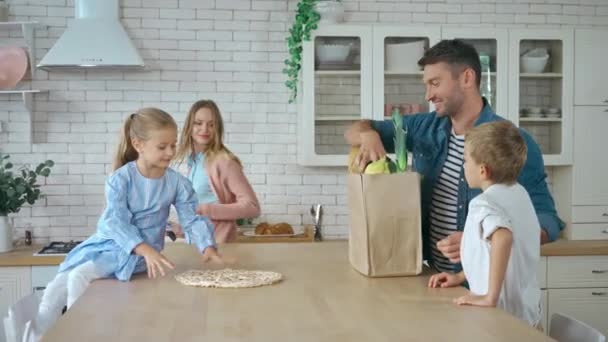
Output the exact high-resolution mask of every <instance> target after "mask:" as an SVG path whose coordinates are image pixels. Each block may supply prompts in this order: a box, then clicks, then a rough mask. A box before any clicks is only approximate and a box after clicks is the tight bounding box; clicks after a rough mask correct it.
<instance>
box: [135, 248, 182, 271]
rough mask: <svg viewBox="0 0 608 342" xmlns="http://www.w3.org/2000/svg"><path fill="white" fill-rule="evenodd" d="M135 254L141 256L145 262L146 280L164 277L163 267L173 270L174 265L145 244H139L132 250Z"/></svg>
mask: <svg viewBox="0 0 608 342" xmlns="http://www.w3.org/2000/svg"><path fill="white" fill-rule="evenodd" d="M134 252H135V254H137V255H141V256H142V257H144V259H145V260H146V269H147V270H148V278H156V277H157V276H161V277H164V276H165V270H164V267H168V268H170V269H174V268H175V265H173V263H172V262H171V261H169V259H167V258H165V256H164V255H162V254H160V253H159V252H157V251H156V250H155V249H154V248H152V247H151V246H150V245H148V244H147V243H140V244H139V245H137V246H136V247H135V249H134Z"/></svg>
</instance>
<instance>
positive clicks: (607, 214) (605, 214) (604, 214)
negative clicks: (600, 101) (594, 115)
mask: <svg viewBox="0 0 608 342" xmlns="http://www.w3.org/2000/svg"><path fill="white" fill-rule="evenodd" d="M606 110H607V111H608V109H606ZM602 216H608V213H603V214H602Z"/></svg>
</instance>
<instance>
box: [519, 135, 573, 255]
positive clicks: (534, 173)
mask: <svg viewBox="0 0 608 342" xmlns="http://www.w3.org/2000/svg"><path fill="white" fill-rule="evenodd" d="M522 135H523V136H524V139H525V140H526V145H527V147H528V155H527V159H526V164H525V165H524V168H523V170H522V171H521V174H520V176H519V179H518V181H519V183H520V184H521V185H522V186H523V187H524V188H526V191H528V194H529V195H530V199H531V200H532V204H533V205H534V210H535V211H536V215H537V217H538V222H539V224H540V227H541V237H540V238H541V244H543V243H546V242H551V241H555V240H556V239H557V238H558V237H559V235H560V233H561V230H562V228H563V227H564V223H563V222H562V220H560V218H559V217H558V216H557V211H556V210H555V202H554V201H553V197H552V196H551V193H550V192H549V187H548V186H547V182H546V177H547V175H546V174H545V164H544V162H543V157H542V152H541V150H540V148H539V147H538V144H537V143H536V142H535V141H534V139H533V138H532V137H531V136H530V135H529V134H528V133H527V132H525V131H522Z"/></svg>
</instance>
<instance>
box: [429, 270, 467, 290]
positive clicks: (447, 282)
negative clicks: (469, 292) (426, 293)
mask: <svg viewBox="0 0 608 342" xmlns="http://www.w3.org/2000/svg"><path fill="white" fill-rule="evenodd" d="M463 282H464V279H463V277H462V276H461V274H460V273H457V274H452V273H446V272H441V273H439V274H435V275H433V276H431V279H429V287H454V286H458V285H460V284H462V283H463Z"/></svg>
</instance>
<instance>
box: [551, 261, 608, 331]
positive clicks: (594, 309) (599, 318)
mask: <svg viewBox="0 0 608 342" xmlns="http://www.w3.org/2000/svg"><path fill="white" fill-rule="evenodd" d="M546 291H547V292H546V296H547V298H546V305H547V313H548V314H547V318H548V320H549V321H550V319H551V315H552V314H553V313H556V312H559V313H563V314H566V315H569V316H571V317H574V318H576V319H578V320H580V321H582V322H585V323H587V324H589V325H590V326H592V327H594V328H596V329H598V330H600V331H601V332H602V333H603V334H608V256H606V255H601V256H551V257H548V258H547V290H546ZM546 328H547V329H546V330H547V331H548V328H549V326H548V325H546Z"/></svg>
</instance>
